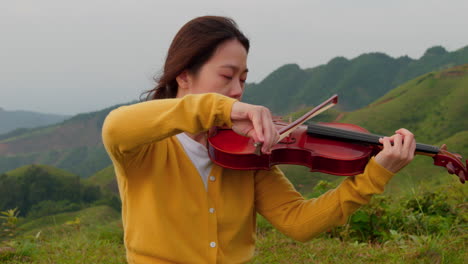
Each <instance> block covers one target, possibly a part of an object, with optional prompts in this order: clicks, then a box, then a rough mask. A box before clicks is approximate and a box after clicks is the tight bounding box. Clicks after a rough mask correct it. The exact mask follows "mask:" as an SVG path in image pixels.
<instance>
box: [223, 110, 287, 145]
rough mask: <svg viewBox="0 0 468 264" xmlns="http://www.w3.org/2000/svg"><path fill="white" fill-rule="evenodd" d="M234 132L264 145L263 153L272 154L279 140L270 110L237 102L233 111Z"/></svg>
mask: <svg viewBox="0 0 468 264" xmlns="http://www.w3.org/2000/svg"><path fill="white" fill-rule="evenodd" d="M231 121H232V130H233V131H234V132H236V133H237V134H239V135H242V136H247V137H250V138H252V139H253V140H254V141H255V142H257V143H261V144H262V149H261V150H262V152H263V153H265V154H270V153H271V147H272V146H273V145H275V144H276V143H277V141H278V139H279V134H278V131H277V130H276V127H275V125H274V123H273V119H272V116H271V112H270V110H268V108H266V107H264V106H259V105H251V104H246V103H242V102H235V103H234V104H233V106H232V110H231Z"/></svg>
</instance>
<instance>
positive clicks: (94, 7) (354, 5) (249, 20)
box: [0, 0, 468, 114]
mask: <svg viewBox="0 0 468 264" xmlns="http://www.w3.org/2000/svg"><path fill="white" fill-rule="evenodd" d="M467 13H468V1H467V0H444V1H432V0H392V1H379V0H365V1H364V0H363V1H359V0H354V1H351V0H348V1H344V0H343V1H333V0H328V1H314V0H308V1H294V0H291V1H284V0H283V1H276V2H275V1H272V0H269V1H253V0H252V1H246V0H245V1H244V0H237V1H235V0H234V1H208V0H196V1H186V2H185V3H184V2H182V1H169V0H165V1H156V0H151V1H150V0H126V1H120V0H80V1H69V0H41V1H37V0H29V1H27V0H0V107H1V108H4V109H6V110H32V111H37V112H45V113H61V114H77V113H82V112H90V111H96V110H101V109H103V108H106V107H109V106H111V105H114V104H118V103H124V102H129V101H132V100H135V99H137V98H138V97H139V95H140V94H141V93H142V92H143V91H145V90H147V89H151V88H152V86H153V85H154V83H153V80H152V78H153V76H154V75H155V74H156V73H157V72H158V71H159V70H160V69H161V67H162V63H163V61H164V58H165V56H166V52H167V48H168V47H169V44H170V42H171V40H172V38H173V37H174V35H175V33H176V32H177V31H178V30H179V28H180V27H181V26H182V25H183V24H185V23H186V22H187V21H188V20H190V19H192V18H194V17H197V16H202V15H223V16H229V17H232V18H234V19H235V20H236V21H237V23H238V24H239V26H240V28H241V30H242V31H243V32H244V33H245V34H246V35H247V36H248V37H249V38H250V41H251V50H250V54H249V59H248V67H249V70H250V71H249V76H248V80H247V81H248V82H260V81H261V80H262V79H263V78H265V77H266V76H267V75H268V74H269V73H271V72H272V71H273V70H275V69H277V68H278V67H280V66H281V65H283V64H286V63H297V64H299V65H300V67H301V68H310V67H315V66H317V65H321V64H325V63H327V62H328V61H330V60H331V59H332V58H334V57H336V56H344V57H346V58H348V59H352V58H354V57H356V56H358V55H360V54H362V53H367V52H377V51H378V52H384V53H387V54H388V55H390V56H392V57H400V56H404V55H408V56H410V57H412V58H415V59H417V58H419V57H421V56H422V55H423V53H424V51H425V50H426V49H427V48H429V47H432V46H435V45H442V46H444V47H445V48H446V49H447V50H449V51H454V50H457V49H459V48H462V47H464V46H466V45H468V33H467V32H468V15H467Z"/></svg>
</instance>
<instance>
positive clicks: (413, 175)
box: [286, 64, 468, 190]
mask: <svg viewBox="0 0 468 264" xmlns="http://www.w3.org/2000/svg"><path fill="white" fill-rule="evenodd" d="M467 101H468V64H467V65H461V66H456V67H452V68H450V69H447V70H443V71H438V72H431V73H428V74H425V75H423V76H420V77H418V78H416V79H414V80H411V81H409V82H407V83H405V84H403V85H401V86H399V87H397V88H395V89H393V90H392V91H390V92H389V93H387V94H386V95H385V96H383V97H381V98H380V99H378V100H377V101H375V102H373V103H371V104H370V105H369V106H367V107H365V108H362V109H359V110H357V111H353V112H348V113H347V112H338V111H336V110H334V111H330V112H328V113H327V112H326V114H325V115H321V116H319V117H318V118H316V119H315V120H313V121H328V122H329V121H338V122H342V123H350V124H356V125H359V126H362V127H364V128H366V129H367V130H369V131H370V132H371V133H375V134H380V135H392V134H393V133H394V131H395V130H397V129H398V128H401V127H404V128H407V129H409V130H410V131H412V132H413V133H414V135H415V137H416V140H417V142H419V143H425V144H429V145H434V146H441V145H442V144H447V146H448V150H449V151H450V152H454V153H459V154H461V155H462V156H463V157H464V160H463V163H465V160H466V159H468V119H467V118H466V117H467V116H468V107H467ZM304 112H305V110H303V111H300V112H298V113H297V114H294V116H299V115H300V114H302V113H304ZM432 164H433V161H432V159H431V158H430V157H425V156H418V157H416V158H415V160H414V161H413V162H412V163H411V164H410V165H409V166H408V167H406V168H404V169H403V170H402V171H400V172H399V173H398V176H396V177H395V178H394V179H393V180H392V182H391V183H390V185H389V187H388V188H389V189H393V190H408V189H409V188H413V187H417V186H419V185H421V184H427V185H431V184H437V183H440V182H443V181H452V180H453V181H456V180H457V177H455V176H453V175H451V176H448V173H447V170H446V169H445V168H442V167H436V166H433V165H432ZM286 171H287V172H289V171H291V176H292V181H293V182H295V183H296V184H301V185H305V186H307V187H308V188H309V190H310V188H311V187H312V186H314V185H315V184H316V183H317V182H318V181H319V180H321V179H325V180H328V181H339V179H337V177H334V176H328V175H322V174H317V173H313V174H312V175H311V177H306V176H304V173H305V172H306V171H307V170H306V169H303V168H295V167H289V166H286ZM449 177H450V178H449Z"/></svg>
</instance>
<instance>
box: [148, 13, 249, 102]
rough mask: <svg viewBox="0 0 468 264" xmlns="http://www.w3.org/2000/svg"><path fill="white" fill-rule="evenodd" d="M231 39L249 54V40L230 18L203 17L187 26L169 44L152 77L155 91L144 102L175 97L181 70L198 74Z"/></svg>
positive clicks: (150, 91)
mask: <svg viewBox="0 0 468 264" xmlns="http://www.w3.org/2000/svg"><path fill="white" fill-rule="evenodd" d="M232 39H237V40H239V42H240V43H241V44H242V46H244V48H245V50H246V51H247V52H248V51H249V47H250V44H249V40H248V39H247V37H245V36H244V34H243V33H242V32H241V31H240V30H239V28H238V27H237V24H236V22H234V20H232V19H231V18H227V17H220V16H203V17H197V18H195V19H193V20H191V21H189V22H187V23H186V24H185V25H184V26H183V27H182V28H181V29H180V30H179V32H177V34H176V36H175V37H174V39H173V40H172V43H171V46H170V47H169V51H168V52H167V57H166V61H165V63H164V68H163V71H162V73H161V74H160V75H159V76H157V77H155V81H156V83H157V84H156V87H155V88H154V89H152V90H149V91H146V92H145V93H147V96H146V100H154V99H163V98H174V97H176V95H177V90H178V85H177V81H176V77H177V76H179V74H181V73H182V72H183V71H184V70H188V71H189V72H190V73H192V74H196V73H198V71H199V70H200V68H201V66H203V64H205V62H207V61H208V60H209V59H210V58H211V56H212V55H213V53H214V51H215V50H216V48H217V47H218V45H220V44H221V43H223V42H224V41H227V40H232ZM145 93H143V94H145Z"/></svg>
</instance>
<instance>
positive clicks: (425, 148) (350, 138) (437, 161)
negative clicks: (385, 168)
mask: <svg viewBox="0 0 468 264" xmlns="http://www.w3.org/2000/svg"><path fill="white" fill-rule="evenodd" d="M337 101H338V97H337V96H336V95H334V96H332V97H331V98H330V99H328V100H327V101H325V102H324V103H322V104H320V105H319V106H317V107H315V108H314V109H312V110H311V111H310V112H308V113H307V114H305V115H304V116H302V117H301V118H299V119H298V120H296V121H295V122H293V123H286V122H282V121H275V124H276V128H277V129H278V132H279V134H280V141H279V142H278V143H277V144H275V145H274V146H273V147H272V149H271V154H268V155H267V154H262V153H260V151H259V149H260V147H259V146H257V145H256V144H255V142H254V141H253V139H251V138H248V137H244V136H241V135H238V134H236V133H235V132H234V131H232V130H231V129H222V128H218V129H217V130H216V131H215V132H214V133H213V134H212V135H211V136H210V137H209V138H208V153H209V155H210V158H211V160H212V161H213V162H214V163H216V164H218V165H220V166H222V167H225V168H230V169H239V170H258V169H265V170H269V169H270V168H271V166H273V165H277V164H295V165H302V166H307V167H309V168H310V171H317V172H323V173H328V174H333V175H338V176H350V175H356V174H359V173H362V172H363V171H364V168H365V166H366V164H367V163H368V161H369V159H370V158H371V157H372V156H374V155H376V154H377V153H378V152H379V151H380V150H381V149H382V144H381V143H380V142H379V138H381V137H382V136H380V135H375V134H370V133H369V132H368V131H367V130H366V129H364V128H362V127H359V126H357V125H353V124H344V123H316V124H312V125H308V126H306V125H302V124H303V123H304V122H305V121H307V120H308V119H310V118H311V117H313V116H315V115H317V114H318V113H320V112H323V111H325V110H326V109H328V108H330V107H331V106H333V105H335V104H336V103H337ZM416 154H420V155H426V156H431V157H432V158H433V159H434V165H437V166H442V167H445V168H447V170H448V172H449V173H450V174H455V175H457V176H458V177H459V178H460V181H461V182H462V183H464V182H465V181H466V180H468V172H467V167H468V160H467V161H465V164H463V160H462V157H461V156H460V155H458V154H454V153H450V152H448V151H447V150H446V147H445V145H444V146H442V147H440V148H439V147H435V146H431V145H426V144H421V143H417V144H416Z"/></svg>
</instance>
